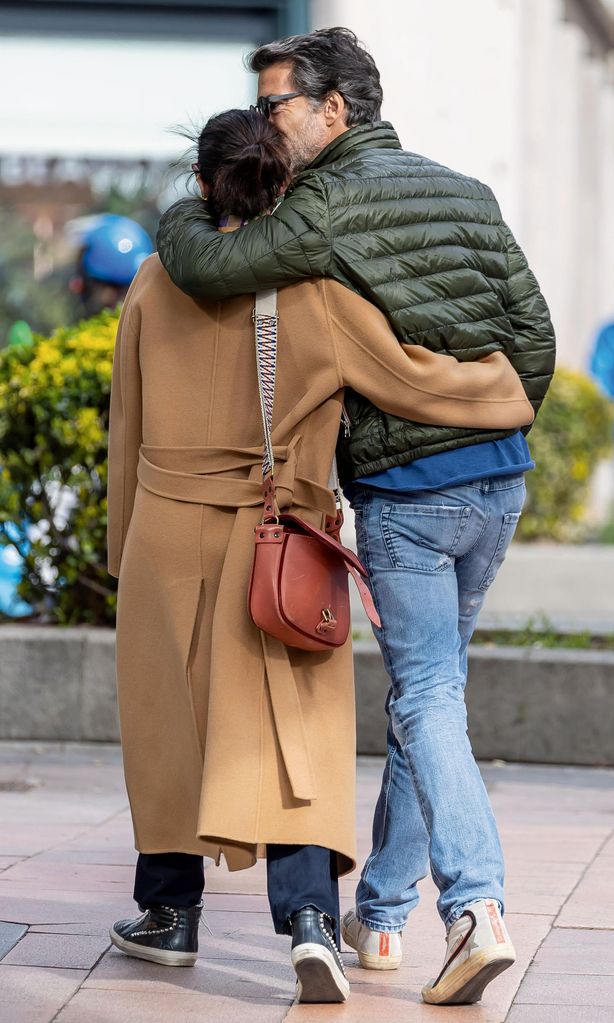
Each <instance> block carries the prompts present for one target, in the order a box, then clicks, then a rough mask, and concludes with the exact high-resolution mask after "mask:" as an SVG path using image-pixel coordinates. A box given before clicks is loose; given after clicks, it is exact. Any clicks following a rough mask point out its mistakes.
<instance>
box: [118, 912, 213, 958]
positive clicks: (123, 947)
mask: <svg viewBox="0 0 614 1023" xmlns="http://www.w3.org/2000/svg"><path fill="white" fill-rule="evenodd" d="M202 908H203V904H202V902H199V904H198V905H197V906H191V907H190V908H189V909H173V908H172V907H171V906H156V908H155V909H148V910H146V911H145V913H143V915H142V916H139V917H137V918H136V920H118V922H117V923H116V924H113V927H112V928H111V930H110V931H109V936H110V938H111V941H112V942H113V944H114V945H115V948H118V949H119V950H120V952H125V954H126V955H128V956H136V958H137V959H148V960H149V961H150V962H152V963H159V964H160V965H161V966H194V964H195V963H196V960H197V958H198V925H199V923H200V914H201V912H202Z"/></svg>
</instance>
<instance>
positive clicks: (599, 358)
mask: <svg viewBox="0 0 614 1023" xmlns="http://www.w3.org/2000/svg"><path fill="white" fill-rule="evenodd" d="M591 373H592V375H593V376H594V378H595V380H596V381H597V382H598V383H599V384H600V385H601V387H602V388H603V390H604V391H605V393H606V394H607V395H608V397H609V398H614V323H608V324H606V326H605V327H603V328H602V329H601V330H600V331H599V333H598V334H597V337H596V339H595V346H594V348H593V354H592V357H591Z"/></svg>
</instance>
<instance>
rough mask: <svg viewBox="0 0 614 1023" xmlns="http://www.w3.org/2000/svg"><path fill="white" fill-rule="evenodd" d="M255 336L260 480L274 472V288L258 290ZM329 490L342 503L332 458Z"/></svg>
mask: <svg viewBox="0 0 614 1023" xmlns="http://www.w3.org/2000/svg"><path fill="white" fill-rule="evenodd" d="M253 319H254V325H255V333H256V363H257V367H258V390H259V392H260V412H261V415H262V429H263V434H264V451H263V457H262V478H263V479H266V477H267V476H268V475H269V474H270V475H271V476H272V475H273V473H274V470H275V459H274V456H273V442H272V440H271V431H272V429H273V405H274V402H275V378H276V370H277V320H278V316H277V289H273V290H272V291H258V292H257V293H256V304H255V307H254V313H253ZM328 486H329V489H330V490H332V491H334V494H335V498H336V500H337V504H338V505H340V504H341V489H340V486H339V476H338V473H337V459H336V457H334V458H333V462H332V465H331V470H330V479H329V481H328Z"/></svg>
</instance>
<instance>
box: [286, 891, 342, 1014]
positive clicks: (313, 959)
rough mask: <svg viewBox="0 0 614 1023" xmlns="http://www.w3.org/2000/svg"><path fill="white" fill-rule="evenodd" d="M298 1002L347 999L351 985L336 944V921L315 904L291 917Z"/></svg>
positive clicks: (293, 961)
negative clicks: (334, 923)
mask: <svg viewBox="0 0 614 1023" xmlns="http://www.w3.org/2000/svg"><path fill="white" fill-rule="evenodd" d="M290 924H291V927H292V965H293V967H294V969H295V971H296V976H297V978H298V983H297V990H296V1000H297V1002H345V1001H346V999H347V997H348V995H349V993H350V985H349V984H348V982H347V978H346V976H345V970H344V969H343V963H342V961H341V956H340V955H339V949H338V948H337V945H336V944H335V938H334V925H333V921H332V920H331V919H330V917H328V916H327V915H326V914H325V913H321V912H320V910H319V909H316V908H315V906H304V907H303V909H299V911H298V912H297V913H294V914H293V916H292V917H291V918H290Z"/></svg>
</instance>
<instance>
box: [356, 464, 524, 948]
mask: <svg viewBox="0 0 614 1023" xmlns="http://www.w3.org/2000/svg"><path fill="white" fill-rule="evenodd" d="M524 497H525V486H524V477H523V476H518V475H516V476H505V477H500V478H498V479H497V478H493V479H485V480H477V481H474V482H472V483H469V484H463V485H459V486H454V487H450V488H449V489H446V490H438V491H426V490H424V491H415V492H413V493H408V494H404V493H394V492H391V491H377V490H372V489H368V488H366V487H358V488H357V489H356V494H355V497H354V500H353V504H354V508H355V512H356V536H357V540H358V554H359V557H360V558H361V560H362V562H363V564H364V565H365V567H366V568H367V570H368V572H369V576H370V581H371V589H372V592H373V597H374V600H375V604H376V607H377V610H378V612H379V615H380V618H381V622H382V627H381V629H375V630H374V632H375V635H376V637H377V640H378V642H379V645H380V648H381V651H382V654H383V657H384V662H385V665H386V670H387V672H388V674H389V676H390V691H389V693H388V698H387V701H386V710H387V713H388V718H389V725H388V756H387V759H386V766H385V768H384V776H383V780H382V788H381V791H380V795H379V799H378V802H377V806H376V809H375V817H374V821H373V849H372V852H371V854H370V856H369V857H368V859H367V861H366V863H365V866H364V869H363V872H362V877H361V880H360V883H359V885H358V889H357V893H356V912H357V916H358V918H359V919H360V920H361V921H362V922H363V923H364V924H366V925H367V926H368V927H370V928H371V929H372V930H375V931H401V930H403V927H404V925H405V923H406V920H407V917H408V914H409V913H410V911H411V910H412V909H413V908H414V907H415V906H416V905H417V902H418V890H417V884H418V881H419V880H421V879H422V878H423V877H425V876H426V874H427V872H428V869H429V865H430V870H431V874H432V877H433V880H434V881H435V884H436V885H437V887H438V888H439V892H440V895H439V899H438V901H437V908H438V910H439V913H440V916H441V918H442V920H443V921H444V923H445V924H446V926H450V924H452V923H453V922H454V920H456V919H457V917H459V916H460V915H461V913H462V912H463V910H464V909H465V908H466V906H467V905H469V903H471V902H475V901H477V900H478V899H486V898H490V899H495V900H496V901H498V902H499V904H500V906H501V909H502V910H503V879H504V866H503V855H502V851H501V845H500V842H499V836H498V833H497V827H496V824H495V820H494V816H493V813H492V809H491V806H490V802H489V799H488V795H487V793H486V789H485V787H484V783H483V781H482V778H481V775H480V772H479V769H478V766H477V764H476V762H475V759H474V756H473V752H472V750H471V744H470V742H469V738H468V736H467V712H466V707H465V683H466V678H467V647H468V644H469V640H470V639H471V636H472V633H473V631H474V629H475V625H476V620H477V617H478V613H479V611H480V608H481V606H482V604H483V602H484V597H485V594H486V591H487V589H488V587H489V586H490V584H491V583H492V581H493V579H494V578H495V575H496V573H497V570H498V568H499V567H500V565H501V564H502V562H503V559H504V557H505V554H506V551H507V548H508V545H509V543H510V540H511V539H512V536H513V535H514V531H515V528H516V524H517V522H518V519H519V518H520V512H521V510H522V505H523V502H524Z"/></svg>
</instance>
